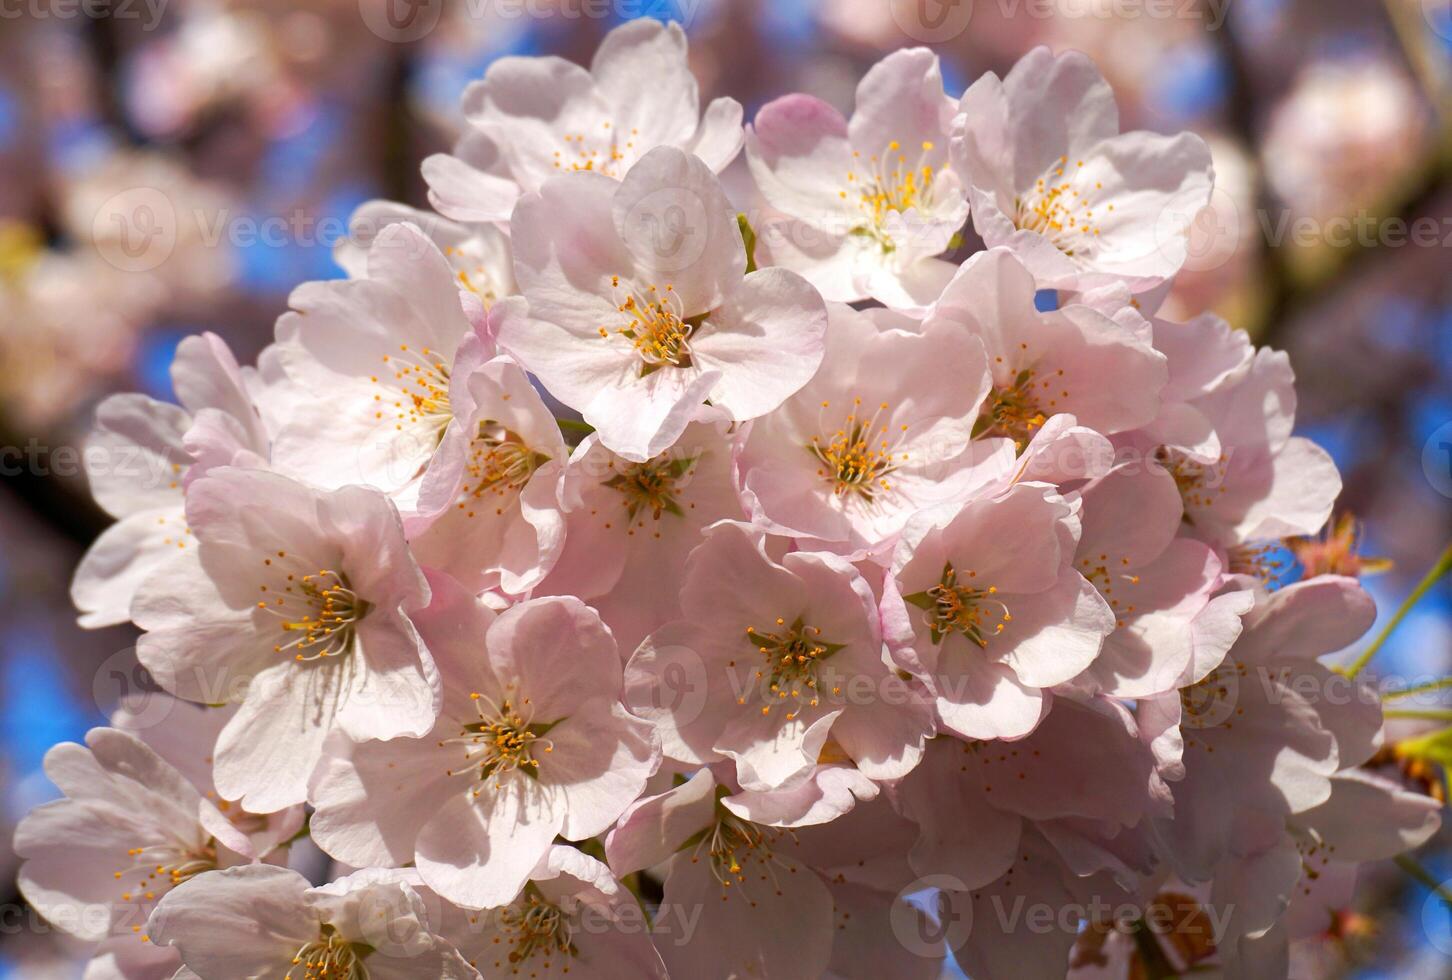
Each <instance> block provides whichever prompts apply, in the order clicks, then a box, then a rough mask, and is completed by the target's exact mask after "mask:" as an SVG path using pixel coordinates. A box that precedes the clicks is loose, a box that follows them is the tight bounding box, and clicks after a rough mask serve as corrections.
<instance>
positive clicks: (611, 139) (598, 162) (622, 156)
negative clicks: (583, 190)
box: [554, 119, 640, 178]
mask: <svg viewBox="0 0 1452 980" xmlns="http://www.w3.org/2000/svg"><path fill="white" fill-rule="evenodd" d="M600 132H601V133H603V134H604V135H603V136H588V135H586V134H585V133H566V134H565V136H564V141H565V148H564V149H563V150H556V151H555V159H554V164H555V169H556V170H568V171H571V172H575V171H584V170H590V171H594V172H595V173H600V174H604V175H605V176H607V177H616V178H619V177H621V176H623V171H624V170H625V169H626V167H628V165H629V162H630V161H632V160H633V159H634V157H635V152H634V151H635V137H637V136H639V135H640V130H638V129H632V130H631V131H630V134H629V136H627V137H626V139H625V141H624V142H623V143H622V142H620V135H621V134H620V131H618V130H617V129H616V128H615V124H614V123H612V122H611V121H609V120H608V119H607V120H605V121H604V122H602V123H601V124H600Z"/></svg>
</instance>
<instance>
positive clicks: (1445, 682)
mask: <svg viewBox="0 0 1452 980" xmlns="http://www.w3.org/2000/svg"><path fill="white" fill-rule="evenodd" d="M1448 687H1452V677H1443V678H1441V679H1440V680H1435V681H1428V682H1427V683H1425V684H1417V685H1415V686H1413V687H1404V688H1402V689H1401V690H1400V691H1387V692H1386V693H1385V694H1383V695H1382V696H1381V699H1382V700H1383V701H1395V700H1396V699H1397V698H1409V697H1411V696H1412V695H1413V694H1426V693H1427V692H1428V691H1440V690H1442V689H1444V688H1448Z"/></svg>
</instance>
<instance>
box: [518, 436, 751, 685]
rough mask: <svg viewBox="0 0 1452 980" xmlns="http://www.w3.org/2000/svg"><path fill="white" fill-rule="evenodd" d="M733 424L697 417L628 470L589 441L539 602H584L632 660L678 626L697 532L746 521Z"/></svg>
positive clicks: (568, 484)
mask: <svg viewBox="0 0 1452 980" xmlns="http://www.w3.org/2000/svg"><path fill="white" fill-rule="evenodd" d="M728 425H729V420H728V419H726V418H725V417H724V415H723V413H721V412H719V411H717V410H715V409H706V408H703V409H701V410H700V412H699V413H698V414H697V417H696V420H695V421H693V422H692V423H691V424H690V425H689V426H687V427H686V430H685V432H683V433H682V434H681V437H680V439H678V440H677V441H676V443H675V444H674V445H673V446H671V447H670V448H669V449H667V450H666V451H665V452H663V453H661V454H660V455H659V456H655V457H652V458H651V459H648V460H646V461H645V462H643V463H632V462H631V461H629V460H627V459H624V458H622V457H620V456H617V455H616V454H614V453H612V452H611V451H610V450H608V449H606V448H605V447H604V445H602V444H601V442H600V439H599V437H598V436H597V435H595V434H593V433H592V434H591V435H588V436H586V437H585V439H584V440H583V441H582V442H581V443H580V445H579V447H578V448H577V449H576V450H575V453H574V455H573V457H572V458H571V460H570V465H569V469H568V470H567V471H566V473H565V485H564V488H563V497H564V499H565V503H566V508H567V512H566V515H565V547H564V550H563V551H562V552H561V554H560V559H559V561H558V562H557V563H556V564H555V567H554V570H553V571H552V572H551V573H550V575H549V576H548V577H547V578H546V579H545V580H544V582H543V583H542V584H541V585H540V586H539V588H538V589H537V590H536V593H535V594H536V595H539V594H545V595H574V596H579V597H580V598H581V599H584V600H586V601H588V602H589V603H590V604H591V605H592V606H593V607H594V608H595V610H596V611H597V612H599V614H600V618H601V619H603V620H604V621H605V624H606V625H607V626H609V627H610V632H611V633H613V634H614V635H615V641H616V643H617V644H619V646H620V651H621V653H622V654H623V655H626V656H628V655H629V654H631V653H633V652H634V651H635V648H636V647H638V646H639V645H640V641H641V640H643V639H645V637H646V636H647V635H649V634H650V633H652V632H653V631H655V630H656V629H658V628H660V627H661V626H664V625H665V624H666V623H667V622H669V621H670V620H672V619H677V618H679V616H680V597H679V595H678V594H677V593H676V590H675V589H670V588H661V587H660V583H662V582H672V581H677V580H679V579H680V578H681V577H682V575H683V574H684V573H685V564H686V556H687V555H688V554H690V552H691V549H693V548H694V547H695V546H696V545H697V544H699V543H700V540H701V530H702V528H704V527H707V526H709V525H711V524H714V523H715V522H716V521H719V520H726V519H735V518H740V517H742V516H744V515H743V513H742V510H741V505H740V502H739V501H738V500H737V497H736V491H735V490H734V488H733V487H732V483H731V457H732V449H733V447H732V440H731V437H730V435H729V433H728V432H727V428H728Z"/></svg>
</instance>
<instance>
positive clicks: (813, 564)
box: [626, 523, 932, 790]
mask: <svg viewBox="0 0 1452 980" xmlns="http://www.w3.org/2000/svg"><path fill="white" fill-rule="evenodd" d="M757 538H758V536H757V535H756V534H755V533H754V532H752V531H751V530H750V529H748V528H747V527H745V526H743V525H740V524H730V523H722V524H718V525H716V526H715V527H713V528H711V529H709V530H708V531H707V532H706V538H705V541H704V542H703V543H702V544H701V545H700V547H698V548H697V549H696V550H695V551H693V552H692V553H691V556H690V558H689V559H688V560H687V562H686V574H685V578H684V580H683V581H682V583H681V585H680V594H681V610H682V612H683V618H682V619H680V620H678V621H676V622H674V623H669V624H667V625H666V626H664V627H662V628H661V629H659V630H657V631H656V632H655V633H654V634H652V635H651V637H650V638H649V639H647V640H646V642H645V643H643V644H642V645H641V647H640V649H638V650H637V651H636V653H635V656H634V657H632V658H631V660H630V663H629V666H628V667H627V669H626V685H627V700H628V702H629V703H630V704H631V705H632V707H633V708H634V710H635V711H636V713H637V714H639V715H641V716H642V717H646V718H649V719H651V720H652V721H654V722H656V723H657V724H658V725H659V726H660V728H661V734H662V738H663V744H664V749H665V752H666V754H667V755H669V756H671V757H672V758H675V759H678V760H679V761H682V762H694V763H704V762H713V761H717V760H721V759H732V760H734V761H735V763H736V772H737V778H738V780H739V782H740V783H741V785H742V786H743V788H746V789H751V790H768V789H775V788H778V787H783V786H787V785H793V784H795V783H796V782H798V781H799V780H801V779H802V778H804V777H806V776H807V775H808V774H809V773H810V771H811V769H812V767H813V766H814V765H815V764H816V762H817V760H818V758H819V756H820V755H821V752H822V749H823V746H824V745H825V743H826V740H827V738H828V736H829V735H830V736H831V738H832V739H834V740H835V742H836V743H837V745H838V746H840V749H841V751H842V753H843V754H844V755H845V756H846V757H847V758H849V759H851V760H852V761H853V762H854V763H855V764H856V765H857V768H858V769H860V770H861V771H862V772H863V773H864V774H865V775H866V776H868V777H869V778H872V779H896V778H899V777H901V776H903V775H905V774H906V773H907V772H909V771H910V770H911V769H912V767H913V766H915V765H916V764H917V761H918V759H919V758H920V757H921V756H922V746H923V740H924V738H925V737H926V736H927V735H928V734H929V733H930V732H931V730H932V718H931V714H930V712H929V710H928V706H927V704H926V702H925V700H924V698H923V697H922V696H921V695H920V694H919V693H918V692H917V691H916V690H915V689H913V688H911V687H910V686H909V685H907V684H905V683H904V682H903V681H902V680H901V678H899V677H897V675H895V674H894V673H893V672H892V670H891V669H889V667H888V665H887V664H886V663H885V661H884V658H883V655H882V638H881V635H880V633H879V629H878V622H877V616H876V615H875V611H874V608H873V603H874V600H873V595H872V590H871V588H870V587H869V586H868V584H867V583H866V581H864V580H863V578H862V576H861V575H859V574H858V573H857V571H856V569H854V568H853V567H852V566H851V565H849V564H848V563H847V562H845V561H844V560H842V559H840V558H838V557H836V556H835V555H830V554H825V553H814V552H794V553H792V554H788V555H786V556H785V557H784V558H782V559H781V561H780V562H777V561H773V560H772V559H771V558H769V557H767V555H766V554H764V553H763V550H762V546H761V544H760V542H759V541H758V539H757ZM682 667H684V668H685V669H687V670H688V671H690V676H692V677H693V678H694V679H695V683H696V684H697V685H698V686H701V687H704V690H703V691H701V692H700V695H699V696H693V697H665V696H656V694H657V692H658V691H660V690H661V689H662V688H663V687H665V686H667V685H668V684H669V677H670V675H671V674H672V672H673V671H675V670H679V669H681V668H682ZM692 693H694V692H692Z"/></svg>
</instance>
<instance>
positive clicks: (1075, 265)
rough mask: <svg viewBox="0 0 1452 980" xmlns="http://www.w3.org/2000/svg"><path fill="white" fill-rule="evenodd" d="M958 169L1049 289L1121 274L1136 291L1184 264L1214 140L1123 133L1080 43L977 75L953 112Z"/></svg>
mask: <svg viewBox="0 0 1452 980" xmlns="http://www.w3.org/2000/svg"><path fill="white" fill-rule="evenodd" d="M952 153H953V167H954V169H955V170H956V171H957V172H958V173H960V174H961V175H962V176H963V179H964V181H965V182H966V184H967V187H968V199H969V201H970V202H971V204H972V210H973V227H974V230H976V231H977V232H978V234H979V235H980V236H982V238H983V240H984V242H985V243H986V244H987V245H988V247H989V248H995V247H998V246H1006V247H1008V248H1010V249H1012V250H1013V252H1014V253H1015V254H1016V255H1018V256H1019V258H1021V259H1022V260H1023V262H1024V264H1025V265H1027V266H1028V268H1029V270H1030V271H1031V272H1032V273H1033V276H1034V278H1035V279H1036V280H1037V281H1038V283H1039V285H1040V286H1041V287H1043V288H1047V289H1086V288H1090V287H1093V286H1096V285H1101V284H1103V283H1104V282H1107V281H1111V280H1114V279H1121V280H1124V281H1125V282H1127V283H1129V284H1130V286H1131V288H1133V289H1134V290H1135V291H1136V292H1139V291H1141V290H1145V289H1149V288H1152V287H1154V286H1156V285H1158V284H1160V283H1162V282H1164V281H1165V280H1167V279H1169V278H1171V277H1172V276H1173V275H1174V274H1175V273H1176V272H1178V271H1179V269H1180V267H1181V265H1183V264H1184V261H1185V258H1186V254H1187V251H1188V240H1189V230H1190V224H1191V222H1192V221H1193V220H1194V219H1195V216H1196V215H1197V214H1199V212H1200V210H1201V209H1202V208H1204V207H1205V206H1206V205H1208V204H1209V203H1210V193H1211V188H1212V186H1213V168H1212V167H1211V163H1210V150H1209V149H1208V148H1207V147H1206V145H1205V143H1204V141H1202V140H1201V139H1200V138H1199V137H1198V136H1195V135H1193V134H1191V133H1181V134H1179V135H1177V136H1160V135H1158V134H1155V133H1146V132H1134V133H1120V132H1119V111H1118V109H1117V107H1116V106H1115V103H1114V93H1113V92H1112V91H1111V90H1110V88H1109V85H1108V84H1107V83H1106V82H1105V81H1104V78H1103V77H1102V76H1101V75H1100V74H1099V71H1098V69H1096V68H1095V67H1094V63H1093V62H1092V61H1090V60H1089V59H1088V58H1086V57H1085V56H1084V55H1082V54H1079V53H1077V52H1072V51H1070V52H1066V53H1063V54H1060V55H1055V54H1053V53H1052V52H1051V51H1050V50H1049V49H1048V48H1035V49H1034V50H1032V51H1030V52H1029V53H1028V54H1026V55H1024V57H1023V58H1021V59H1019V61H1018V63H1017V64H1016V65H1014V67H1013V70H1012V71H1010V72H1009V73H1008V75H1007V76H1006V77H1005V78H1003V79H1002V80H1000V79H999V78H998V76H996V75H994V74H992V73H989V74H986V75H984V76H983V77H982V78H980V79H978V81H976V82H975V83H973V85H972V86H970V87H969V89H968V91H967V92H965V93H964V94H963V99H962V101H961V102H960V103H959V106H958V115H957V117H956V118H955V119H954V121H953V139H952Z"/></svg>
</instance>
